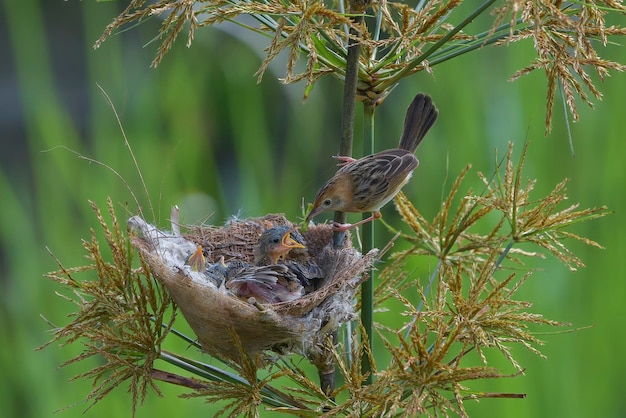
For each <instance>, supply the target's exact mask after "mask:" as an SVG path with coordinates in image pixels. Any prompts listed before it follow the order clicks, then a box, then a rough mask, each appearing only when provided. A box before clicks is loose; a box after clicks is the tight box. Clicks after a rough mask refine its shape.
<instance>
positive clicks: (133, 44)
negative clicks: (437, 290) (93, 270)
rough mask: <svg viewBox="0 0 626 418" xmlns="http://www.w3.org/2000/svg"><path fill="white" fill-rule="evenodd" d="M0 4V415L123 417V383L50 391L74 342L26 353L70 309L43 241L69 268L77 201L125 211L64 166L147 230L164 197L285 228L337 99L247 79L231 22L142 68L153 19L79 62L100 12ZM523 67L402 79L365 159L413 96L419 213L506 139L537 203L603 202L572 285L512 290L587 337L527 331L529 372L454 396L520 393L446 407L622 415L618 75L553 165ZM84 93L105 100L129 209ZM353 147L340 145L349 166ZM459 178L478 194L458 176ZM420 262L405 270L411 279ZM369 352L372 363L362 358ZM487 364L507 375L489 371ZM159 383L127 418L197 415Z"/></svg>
mask: <svg viewBox="0 0 626 418" xmlns="http://www.w3.org/2000/svg"><path fill="white" fill-rule="evenodd" d="M44 4H45V7H44ZM2 6H3V12H4V13H3V15H2V20H1V24H0V26H1V27H2V29H0V31H1V32H0V39H1V41H0V42H1V45H2V48H3V51H4V53H3V59H2V61H3V62H2V64H0V68H1V70H2V80H3V87H2V96H3V97H2V100H1V106H2V111H1V112H0V113H1V114H2V115H3V117H2V119H0V120H1V121H2V125H1V126H0V138H1V140H0V147H1V148H0V161H1V162H2V166H1V167H0V199H1V200H0V202H1V203H0V214H1V216H0V262H1V264H0V274H1V278H0V297H1V298H2V302H1V304H0V329H1V330H2V334H3V335H2V341H3V344H2V348H0V367H1V369H2V370H3V372H2V374H3V378H2V379H0V404H1V405H2V410H3V413H2V414H3V415H4V416H12V417H20V416H24V417H43V416H52V414H53V413H54V411H55V410H57V409H59V408H63V407H65V406H67V405H71V404H73V403H75V402H79V404H78V405H76V406H74V407H73V408H70V409H68V410H66V411H64V412H62V413H60V414H59V415H57V416H59V417H73V416H81V417H98V416H105V415H106V416H129V415H130V405H131V402H130V399H129V397H128V396H127V395H126V388H124V387H120V388H118V389H117V390H116V391H115V392H114V393H113V394H112V395H111V396H109V397H107V398H106V399H104V400H103V401H102V402H101V403H100V404H98V405H96V406H95V407H94V408H92V409H90V410H89V411H88V412H87V413H85V414H83V411H84V409H85V408H86V407H87V406H88V404H87V403H81V402H80V401H81V400H82V399H83V398H84V397H85V396H86V395H87V394H88V393H89V387H88V385H87V384H86V382H83V381H75V382H71V383H68V379H70V378H71V377H72V376H74V375H75V374H78V373H80V372H82V371H85V370H87V366H86V365H80V364H79V365H71V366H69V367H66V368H61V369H60V368H59V365H60V364H62V363H63V362H64V361H66V360H67V359H69V358H71V357H72V356H74V355H76V354H78V353H79V352H80V350H81V347H80V344H74V345H73V346H71V347H66V348H63V349H61V348H58V347H51V348H48V349H46V350H44V351H35V348H36V347H38V346H40V345H42V344H43V343H45V342H46V341H47V340H48V339H49V338H50V335H49V334H48V333H47V330H48V328H49V325H48V324H46V323H45V322H44V321H43V320H42V319H41V317H40V315H44V316H45V317H46V318H47V319H49V320H50V321H52V322H54V323H63V322H64V321H66V320H67V319H66V318H65V315H66V314H67V313H69V312H71V311H72V308H73V306H72V305H71V304H70V303H69V302H67V301H64V300H62V299H60V298H59V297H57V296H56V295H55V291H57V290H59V289H58V286H56V285H55V284H53V283H52V282H49V281H47V280H46V279H44V278H43V274H44V273H46V272H48V271H50V270H54V269H56V264H55V261H54V259H53V258H52V257H51V256H50V255H49V254H48V252H47V250H46V247H48V248H50V250H51V251H52V252H53V253H54V254H55V256H56V257H58V258H59V259H60V260H62V261H63V263H64V265H66V266H75V265H81V264H82V263H84V262H85V260H84V259H83V257H84V251H83V249H82V246H81V239H86V238H88V237H89V234H90V232H89V228H90V227H96V225H97V223H96V219H95V217H94V216H93V214H92V212H91V210H90V208H89V205H88V204H87V200H88V199H89V200H93V201H95V202H96V203H97V204H99V205H100V206H102V207H103V206H104V203H105V198H106V196H111V197H112V198H113V200H114V201H115V202H118V208H119V210H118V215H119V217H120V218H122V219H124V218H126V215H127V214H128V215H131V214H134V213H136V211H137V208H136V205H135V203H134V201H133V198H132V196H131V194H130V192H129V191H128V189H127V187H126V185H125V184H124V183H123V182H122V181H121V180H120V178H118V177H117V176H116V175H115V174H114V173H113V172H112V171H111V170H109V169H106V168H105V167H103V166H102V165H99V164H96V163H92V162H89V161H87V160H85V159H81V158H79V157H78V155H77V154H81V155H84V156H86V157H88V158H91V159H94V160H97V161H99V162H102V163H104V164H106V165H108V166H109V167H111V168H112V169H114V170H115V171H116V172H118V173H119V175H120V176H121V177H122V178H123V179H124V180H125V182H127V184H128V185H129V187H130V189H132V191H133V192H134V193H135V194H136V195H137V197H138V199H139V201H140V204H141V206H142V208H143V209H144V211H146V212H145V213H147V214H149V213H150V212H148V209H149V207H150V202H151V204H152V205H153V207H154V211H155V214H154V216H155V221H156V222H157V223H158V224H160V225H162V226H165V225H166V224H167V221H166V220H167V217H168V215H169V208H170V207H171V206H172V205H174V204H178V205H180V206H181V209H182V215H183V220H184V221H185V222H188V223H195V222H199V221H202V220H203V219H204V218H205V217H206V216H207V215H209V214H211V213H213V216H212V217H211V218H210V219H209V222H212V223H217V224H219V223H222V222H223V221H224V220H225V219H227V218H228V217H229V216H230V215H233V214H239V216H242V217H246V216H258V215H262V214H265V213H268V212H284V213H285V214H286V215H287V216H288V217H290V218H291V219H294V220H295V219H296V217H297V216H300V214H301V210H300V206H301V200H302V198H304V199H305V200H306V201H307V202H310V201H311V200H312V199H313V197H314V194H315V192H316V190H317V188H318V187H319V186H320V185H321V184H322V183H323V182H324V181H325V180H326V179H327V178H328V177H329V176H330V175H331V174H332V173H333V172H334V170H335V166H334V164H335V161H334V160H332V159H331V158H329V157H330V155H333V154H334V153H336V150H337V147H338V145H337V144H338V138H339V121H340V113H339V112H340V105H341V92H342V88H341V85H340V83H339V82H338V81H336V80H334V79H324V80H322V81H321V82H319V83H318V85H316V87H315V89H314V90H313V92H312V93H311V95H310V98H309V99H308V100H307V101H306V102H304V103H303V102H302V94H303V86H302V85H290V86H285V85H281V84H280V83H279V82H278V81H277V80H276V78H277V77H279V76H281V75H282V74H283V67H280V66H274V67H271V68H273V70H274V71H273V72H272V73H268V74H266V76H265V79H264V81H263V83H262V84H260V85H257V84H256V79H255V77H254V76H253V73H254V72H255V71H256V69H257V68H258V66H259V64H260V61H261V53H262V52H261V49H262V48H263V46H264V45H263V44H262V43H258V42H257V43H251V42H249V41H248V40H246V39H244V38H242V37H241V36H244V34H241V33H239V31H237V30H235V28H233V27H226V28H224V30H218V29H214V28H212V29H206V30H202V31H199V32H198V33H196V41H195V42H194V43H193V45H192V46H191V48H189V49H187V48H185V46H184V40H183V39H180V40H179V42H178V43H177V45H176V46H175V47H174V49H173V50H172V52H171V53H170V54H169V55H168V56H167V57H166V58H165V60H164V61H163V62H162V63H161V65H160V66H159V67H158V68H157V69H150V68H149V64H150V62H151V60H152V59H153V56H154V52H155V49H156V44H154V43H150V41H151V40H152V37H153V36H154V34H155V33H156V32H157V31H156V28H157V25H158V24H159V22H158V21H147V22H145V23H144V24H143V25H140V26H139V27H136V28H133V29H131V30H129V31H128V32H125V33H122V34H119V35H117V36H114V37H112V38H109V39H108V40H107V41H106V42H105V44H104V45H103V47H102V48H101V49H99V50H96V51H94V50H92V48H91V46H92V45H93V42H94V41H95V40H96V39H97V38H98V37H99V35H100V33H101V31H102V30H103V29H104V27H105V26H106V24H108V23H109V22H110V21H111V19H112V18H113V17H114V16H115V15H117V13H118V12H119V10H118V8H119V7H120V6H121V5H119V4H117V2H103V3H96V2H61V1H58V2H45V3H44V2H42V1H37V0H21V1H19V2H18V1H10V0H4V1H3V5H2ZM257 41H258V40H257ZM7 48H8V49H7ZM531 54H532V48H531V46H530V45H517V46H515V47H500V48H485V49H483V50H479V51H476V52H474V53H472V54H470V55H467V56H464V57H460V58H457V59H455V60H452V61H449V62H447V63H445V64H443V65H440V66H437V67H436V68H435V69H434V70H435V72H434V75H433V76H431V75H428V74H426V73H421V74H419V75H417V76H414V77H412V78H409V79H407V80H404V81H403V82H402V84H401V85H400V87H399V88H397V89H396V90H395V91H394V92H393V93H392V94H391V95H390V96H389V97H388V99H387V100H386V102H385V103H384V105H383V106H382V107H380V108H379V109H378V110H377V112H378V113H377V119H376V126H377V148H378V149H384V148H389V147H392V146H395V144H396V141H397V138H398V137H399V135H400V130H401V127H402V120H403V117H404V111H405V109H406V106H407V105H408V103H409V102H410V100H411V99H412V97H413V96H414V94H415V93H416V92H418V91H425V92H428V93H429V94H431V95H432V96H433V98H434V100H435V102H436V103H437V105H438V107H439V109H440V119H439V121H438V122H437V124H436V125H435V127H434V129H433V130H432V132H431V133H430V134H429V136H428V138H427V140H426V141H424V143H423V144H422V145H421V146H420V149H419V150H418V157H419V158H420V161H421V165H420V167H419V169H418V171H417V172H416V175H415V177H414V179H413V180H412V181H411V183H410V184H409V186H407V187H406V188H405V193H406V194H407V195H408V196H409V198H410V199H411V200H412V201H413V202H414V203H415V204H416V206H417V207H418V208H420V210H421V211H422V212H423V214H424V215H425V216H426V217H430V216H432V215H433V214H434V213H436V211H437V210H438V207H439V203H440V201H441V197H442V195H444V194H445V193H446V192H447V190H448V188H449V185H450V182H451V179H453V178H454V177H456V175H457V174H458V173H459V172H460V170H461V169H462V168H463V167H464V166H465V165H466V164H467V163H472V165H473V170H474V171H482V172H484V173H486V174H490V173H491V172H492V171H493V170H494V161H495V156H494V149H495V148H498V155H499V156H502V155H504V153H505V151H506V144H507V142H508V141H513V142H514V143H515V144H516V150H517V151H518V152H519V150H521V147H522V144H523V142H524V141H526V140H529V141H530V142H531V146H530V150H529V156H528V159H527V163H526V175H527V176H529V177H532V178H538V179H539V182H538V186H537V189H538V190H537V194H538V196H541V193H545V192H547V191H548V190H550V189H551V188H552V187H553V186H554V185H555V184H556V183H557V182H558V181H560V180H561V179H562V178H564V177H568V178H570V179H571V182H570V183H569V186H568V195H569V196H570V200H571V202H572V203H574V202H580V203H581V207H593V206H600V205H607V206H608V207H609V209H611V210H614V211H615V214H614V215H612V216H609V217H607V218H604V219H600V220H597V221H593V222H591V223H585V224H581V225H579V226H578V229H577V230H576V231H575V232H577V233H580V234H581V235H583V236H587V237H589V238H591V239H593V240H596V241H598V242H600V243H601V244H603V245H604V246H605V247H606V250H604V251H601V250H598V249H596V248H592V247H585V246H583V245H582V244H580V245H579V244H577V243H573V244H572V246H573V250H574V251H575V253H577V254H578V255H579V256H580V257H581V258H582V259H583V261H584V262H586V264H587V268H585V269H582V270H580V271H578V272H574V273H572V272H569V271H568V270H567V269H566V268H565V267H563V266H562V265H560V264H559V263H558V262H556V261H553V260H550V259H548V260H547V261H545V262H541V263H538V265H537V267H538V268H539V269H540V270H539V271H537V272H536V273H535V274H534V275H533V277H532V278H531V280H530V281H529V282H528V283H527V284H526V285H525V288H524V289H523V292H522V295H523V297H524V298H525V299H526V300H530V301H532V302H533V303H534V307H533V309H534V311H536V312H540V313H542V314H545V315H546V316H547V317H548V318H552V319H556V320H561V321H565V322H571V323H572V324H573V327H585V326H588V325H592V327H591V328H589V329H585V330H582V331H578V332H574V333H564V334H547V335H544V336H543V339H544V340H545V341H546V345H545V346H544V347H543V348H542V350H543V352H544V353H545V354H546V355H547V357H548V358H547V360H542V359H540V358H537V357H535V356H533V355H531V354H530V353H528V352H526V351H523V350H519V352H518V353H517V358H518V359H519V361H520V363H521V364H522V366H523V367H526V374H525V375H524V376H518V377H516V378H512V379H501V380H498V381H493V382H482V383H474V384H475V386H472V388H474V389H483V390H488V391H494V392H495V391H498V392H523V393H526V394H527V398H526V399H525V400H509V399H502V400H498V399H494V400H483V401H481V402H480V403H468V404H467V405H466V406H467V407H468V410H469V412H470V414H472V413H475V414H476V415H477V416H485V415H488V416H506V417H528V416H567V417H587V416H602V417H618V416H624V414H625V413H626V401H624V397H623V376H624V374H625V373H626V362H624V360H623V352H624V350H625V349H626V336H625V334H624V331H623V330H624V326H623V317H624V314H625V313H626V312H625V309H624V303H623V300H624V297H625V295H626V284H625V281H624V278H625V277H626V271H625V270H626V268H625V266H626V263H624V261H623V258H622V257H623V254H624V253H626V239H625V238H624V236H625V235H624V233H623V230H624V228H625V226H626V225H625V218H624V209H625V208H626V193H625V192H624V178H625V174H626V173H625V170H626V169H625V168H624V164H623V159H624V152H625V151H626V147H625V146H624V134H623V123H622V122H623V120H622V119H623V117H624V107H625V106H626V78H625V77H624V76H623V75H622V74H616V75H614V76H613V77H611V78H609V79H607V80H606V81H605V82H604V83H602V84H600V85H599V87H600V89H601V90H602V91H603V92H604V93H605V98H604V100H603V101H601V102H597V103H596V108H595V110H591V109H589V108H587V107H586V106H585V105H584V104H582V103H581V104H580V112H581V121H580V122H579V123H576V124H573V125H571V128H572V135H573V138H574V147H575V151H576V157H575V158H573V157H572V155H571V154H570V150H569V144H568V140H567V136H566V125H565V122H564V119H563V116H562V115H563V113H562V110H561V109H560V108H555V120H554V128H553V132H552V133H551V134H550V135H549V136H547V137H545V136H544V129H545V128H544V125H543V120H544V115H545V87H546V81H545V78H544V77H543V76H542V75H540V74H533V75H531V76H529V77H525V78H523V79H521V80H519V81H517V82H515V83H508V82H507V81H506V79H507V77H508V76H510V75H511V74H513V72H514V71H515V70H516V69H519V68H521V67H523V66H524V65H525V64H526V63H527V62H528V61H529V60H530V57H531ZM605 54H606V56H607V57H608V58H610V59H614V60H616V61H619V62H622V63H624V62H626V50H624V48H622V47H621V46H619V45H610V46H609V47H608V48H607V50H606V52H605ZM98 85H100V86H101V87H102V89H103V90H104V91H106V93H107V94H108V95H109V96H110V98H111V100H112V102H113V104H114V105H115V107H116V110H117V112H118V114H119V116H120V119H121V123H122V125H123V128H124V131H125V133H126V136H127V138H128V141H129V143H130V145H131V147H132V149H133V151H134V153H135V157H136V160H137V163H138V165H139V168H140V169H141V174H142V176H143V179H144V181H145V184H146V188H147V190H148V192H149V195H150V196H149V198H148V196H146V194H145V193H144V191H143V186H142V184H141V179H140V177H139V175H138V173H137V169H136V168H135V166H134V163H133V160H132V158H131V156H130V154H129V151H128V149H127V148H126V146H125V144H124V139H123V136H122V133H121V131H120V128H119V126H118V124H117V122H116V119H115V114H114V111H113V110H112V109H111V107H110V106H109V105H108V104H107V101H106V99H105V97H104V96H103V95H102V94H101V92H100V91H99V89H98ZM557 106H560V103H557ZM357 134H358V131H357ZM359 149H360V148H359V142H358V139H357V143H356V146H355V150H357V154H358V153H359V152H358V150H359ZM470 178H472V181H473V182H474V184H473V186H474V187H475V189H477V190H480V184H479V183H478V181H477V177H476V176H473V177H472V176H470ZM468 185H469V183H468ZM126 211H128V212H126ZM383 213H384V215H385V219H386V220H387V221H389V222H390V223H392V224H393V225H394V226H396V227H401V226H402V225H401V224H400V222H399V221H398V218H397V216H396V214H395V212H394V210H393V208H392V205H389V206H388V207H387V208H385V209H384V210H383ZM150 217H151V215H149V218H150ZM379 228H380V233H379V234H378V239H379V240H380V242H385V239H386V238H388V236H387V234H386V232H385V231H384V230H383V229H382V228H381V227H380V225H379ZM398 245H402V244H401V243H400V244H398ZM432 267H433V266H430V265H428V264H424V265H423V266H421V267H420V268H421V269H423V272H421V273H420V276H421V277H422V278H423V279H424V280H426V279H427V277H428V273H429V271H430V270H429V269H431V268H432ZM381 315H382V318H384V319H385V322H386V323H389V322H393V321H397V323H400V321H401V320H402V319H401V318H397V319H394V316H393V313H385V314H381ZM180 319H182V318H180ZM181 322H182V321H181ZM537 331H539V332H541V331H550V332H553V331H554V330H553V329H550V330H537ZM190 350H191V349H190ZM379 353H380V350H379ZM385 357H386V356H385V355H384V353H380V357H379V358H380V359H381V364H384V363H385V362H384V361H382V359H384V358H385ZM91 366H93V364H92V365H91ZM501 366H502V367H504V368H505V370H507V367H509V366H507V365H506V363H505V361H504V360H503V361H502V365H501ZM510 371H511V372H513V370H510ZM161 387H162V388H163V391H164V393H165V395H166V396H165V397H164V398H159V397H157V396H154V395H150V396H149V397H148V400H147V401H146V404H145V405H144V406H142V407H140V408H139V410H138V412H137V417H155V416H157V417H165V416H171V415H173V414H174V415H175V416H196V415H199V414H201V415H203V416H210V415H211V411H213V410H216V409H214V408H215V407H214V406H211V405H206V404H204V403H203V402H202V401H201V400H200V399H189V400H181V399H178V398H177V397H176V395H178V394H180V393H182V392H183V391H182V390H180V389H178V388H174V387H169V386H166V385H161ZM268 415H271V414H268Z"/></svg>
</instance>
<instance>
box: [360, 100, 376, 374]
mask: <svg viewBox="0 0 626 418" xmlns="http://www.w3.org/2000/svg"><path fill="white" fill-rule="evenodd" d="M375 106H376V105H375V104H373V103H372V102H370V101H366V102H364V108H363V117H364V127H365V129H364V135H363V154H364V155H368V154H373V153H374V110H375V109H376V108H375ZM369 215H370V214H369V213H364V214H363V218H366V217H367V216H369ZM362 232H363V241H362V242H363V253H364V254H365V253H367V252H368V251H370V250H371V249H372V248H374V222H369V223H367V224H365V225H363V228H362ZM361 323H362V324H363V329H364V330H365V334H366V335H364V336H363V338H364V339H365V338H367V341H368V343H369V347H370V350H372V352H373V351H374V346H373V344H374V269H371V270H370V272H369V278H368V279H367V280H366V281H364V282H363V283H362V284H361ZM361 369H362V373H363V374H364V375H367V380H366V381H365V383H366V384H371V383H372V382H373V381H374V375H373V373H372V365H371V364H370V361H369V356H363V360H362V363H361Z"/></svg>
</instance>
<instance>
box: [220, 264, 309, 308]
mask: <svg viewBox="0 0 626 418" xmlns="http://www.w3.org/2000/svg"><path fill="white" fill-rule="evenodd" d="M226 288H227V289H229V290H230V291H231V292H232V293H233V294H234V295H236V296H238V297H239V298H241V299H244V300H249V299H251V298H254V300H255V301H256V302H258V303H261V304H268V303H279V302H290V301H292V300H296V299H298V298H300V297H302V295H303V294H304V288H303V287H302V285H301V284H300V281H299V280H298V278H297V277H296V275H295V274H293V273H292V272H291V271H289V268H288V267H287V266H285V265H282V264H272V265H269V266H251V265H247V266H244V267H242V268H241V269H240V270H238V271H233V274H232V278H229V279H228V281H227V282H226Z"/></svg>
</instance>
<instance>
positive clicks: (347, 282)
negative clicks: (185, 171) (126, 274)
mask: <svg viewBox="0 0 626 418" xmlns="http://www.w3.org/2000/svg"><path fill="white" fill-rule="evenodd" d="M128 224H129V226H130V227H131V229H132V230H134V231H136V232H137V234H136V235H135V236H134V237H133V238H132V243H133V245H134V246H135V247H136V248H137V249H138V250H139V251H140V253H141V254H142V256H143V257H144V259H145V260H146V262H147V263H148V264H149V266H150V268H151V270H152V272H153V274H154V276H155V277H156V278H157V279H158V280H159V281H160V282H161V283H162V284H163V285H164V286H165V287H166V288H167V289H168V291H169V292H170V294H171V296H172V298H173V300H174V302H175V303H176V305H177V306H178V307H179V309H180V310H181V312H182V314H183V316H184V317H185V319H186V320H187V322H188V323H189V325H190V326H191V328H192V329H193V331H194V332H195V334H196V336H197V339H198V341H199V343H200V344H201V346H202V348H203V350H205V351H206V352H208V353H209V354H211V355H214V356H216V357H218V358H221V359H230V360H235V361H238V360H239V359H241V356H242V354H244V355H247V356H251V357H255V356H257V355H258V354H262V353H264V352H267V351H270V352H275V353H280V354H285V353H291V352H293V353H299V354H302V355H305V356H307V357H308V358H309V359H310V360H311V361H312V362H313V363H314V364H315V365H316V366H318V368H319V367H320V366H322V364H320V362H323V360H321V359H322V358H323V357H325V356H323V355H322V353H323V352H324V347H325V346H326V341H327V339H328V336H329V335H330V334H331V333H333V332H334V331H335V330H336V329H337V328H338V327H339V326H340V325H341V324H342V323H344V322H346V321H350V320H353V319H355V313H354V308H353V299H354V296H355V293H356V291H357V290H358V285H359V284H360V283H361V282H362V281H363V280H365V279H366V278H367V275H366V271H367V270H368V269H369V268H371V266H372V265H373V263H374V261H375V260H376V258H377V254H378V252H377V251H376V250H373V251H371V252H369V253H368V254H366V255H361V254H360V253H359V252H358V251H356V250H355V249H354V248H352V247H344V248H340V249H336V248H333V246H332V230H331V227H330V226H328V225H316V226H311V227H309V228H308V229H307V231H306V232H304V233H303V234H302V235H303V238H304V241H305V245H306V250H301V251H305V252H306V253H305V254H303V255H304V256H305V258H307V259H309V258H310V260H312V261H313V262H315V263H317V265H318V266H319V267H320V268H321V270H322V271H323V272H324V277H323V278H321V279H320V281H319V283H318V285H317V286H316V290H314V291H311V292H310V293H307V294H305V295H304V296H302V297H300V298H298V299H296V300H293V301H290V302H280V303H273V304H264V305H259V304H258V303H249V302H247V301H244V300H242V299H240V298H238V297H236V296H234V295H232V294H231V293H230V292H229V291H228V290H227V289H226V287H225V286H216V285H215V283H213V282H212V281H211V280H208V279H207V277H206V275H205V274H204V273H203V272H199V271H193V270H192V269H191V268H190V266H188V265H186V264H185V261H186V260H187V258H188V257H189V256H190V254H192V253H193V252H194V251H195V250H196V249H197V247H198V245H201V246H202V249H203V253H204V254H205V256H206V258H207V261H208V262H210V263H217V262H220V261H221V260H222V259H223V261H224V262H226V263H229V262H232V261H236V260H238V261H243V262H247V263H252V262H253V260H254V251H255V248H256V246H257V245H258V240H259V236H260V235H261V233H262V232H263V231H265V230H266V229H268V228H272V227H275V226H281V225H286V226H291V227H293V228H296V225H295V224H292V223H291V222H289V221H288V220H287V219H286V218H285V217H284V216H283V215H267V216H264V217H262V218H254V219H245V220H233V221H230V222H229V223H227V224H226V225H225V226H223V227H211V226H209V227H205V226H193V227H188V229H187V231H186V232H185V233H184V234H181V233H180V232H179V231H178V228H177V227H176V225H175V224H174V223H173V231H174V232H173V233H168V232H165V231H161V230H158V229H157V228H156V227H154V226H153V225H150V224H148V223H147V222H145V221H144V220H143V219H142V218H140V217H138V216H134V217H132V218H130V219H129V220H128ZM347 241H349V240H347ZM301 255H302V254H301ZM259 357H263V356H259Z"/></svg>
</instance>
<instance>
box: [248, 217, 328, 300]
mask: <svg viewBox="0 0 626 418" xmlns="http://www.w3.org/2000/svg"><path fill="white" fill-rule="evenodd" d="M279 262H280V263H281V264H282V265H285V266H287V267H288V268H289V271H290V272H291V273H293V274H295V276H296V277H297V278H298V280H299V281H300V284H301V285H302V286H304V289H305V293H309V292H311V291H313V290H315V286H314V284H315V281H316V279H320V278H323V277H324V272H323V271H322V269H321V268H320V267H319V266H318V265H317V264H316V263H315V262H314V261H313V260H312V259H311V257H309V255H308V253H307V252H306V247H305V246H304V237H303V236H302V235H301V234H300V233H299V232H298V231H297V230H296V229H295V228H291V227H289V226H276V227H273V228H269V229H267V230H266V231H265V232H263V234H261V237H260V238H259V245H258V247H257V249H256V254H255V263H256V264H257V265H268V264H270V263H272V264H278V263H279Z"/></svg>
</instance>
